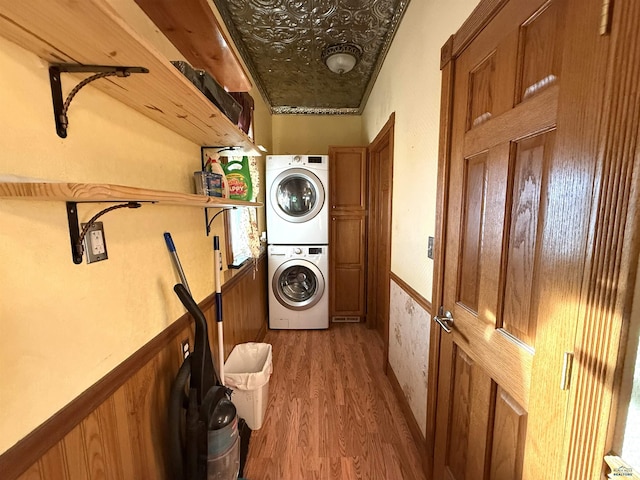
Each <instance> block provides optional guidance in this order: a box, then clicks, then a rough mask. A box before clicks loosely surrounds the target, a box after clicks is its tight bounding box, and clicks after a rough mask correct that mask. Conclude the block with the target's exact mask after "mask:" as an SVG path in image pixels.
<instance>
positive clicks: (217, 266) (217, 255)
mask: <svg viewBox="0 0 640 480" xmlns="http://www.w3.org/2000/svg"><path fill="white" fill-rule="evenodd" d="M213 263H214V266H213V276H214V278H215V283H216V323H217V324H218V370H219V371H220V383H222V385H223V386H224V330H223V328H222V291H221V289H220V270H221V269H222V252H220V238H219V237H218V236H217V235H216V236H214V237H213Z"/></svg>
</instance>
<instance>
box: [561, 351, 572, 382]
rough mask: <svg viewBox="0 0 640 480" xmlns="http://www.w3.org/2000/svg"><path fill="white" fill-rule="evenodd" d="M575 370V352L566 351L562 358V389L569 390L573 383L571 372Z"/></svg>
mask: <svg viewBox="0 0 640 480" xmlns="http://www.w3.org/2000/svg"><path fill="white" fill-rule="evenodd" d="M572 371H573V353H571V352H564V356H563V358H562V376H561V377H560V390H569V386H570V385H571V372H572Z"/></svg>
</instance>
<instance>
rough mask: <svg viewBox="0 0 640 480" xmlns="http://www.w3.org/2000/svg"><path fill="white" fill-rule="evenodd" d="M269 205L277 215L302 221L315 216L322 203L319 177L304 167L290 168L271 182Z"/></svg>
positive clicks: (322, 192) (297, 221)
mask: <svg viewBox="0 0 640 480" xmlns="http://www.w3.org/2000/svg"><path fill="white" fill-rule="evenodd" d="M270 198H271V205H272V207H273V210H274V211H275V212H276V214H278V216H279V217H281V218H282V219H284V220H286V221H287V222H292V223H303V222H307V221H309V220H311V219H312V218H313V217H315V216H316V215H317V214H318V213H319V212H320V210H321V209H322V206H323V205H324V199H325V192H324V187H323V185H322V182H321V181H320V179H319V178H318V177H317V176H316V175H315V174H314V173H313V172H311V171H309V170H307V169H304V168H291V169H289V170H285V171H284V172H282V173H281V174H280V175H278V176H277V177H276V178H275V180H274V181H273V183H272V184H271V192H270Z"/></svg>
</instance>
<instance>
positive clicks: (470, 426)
mask: <svg viewBox="0 0 640 480" xmlns="http://www.w3.org/2000/svg"><path fill="white" fill-rule="evenodd" d="M482 3H483V4H484V5H487V4H493V5H494V6H495V3H496V2H482ZM503 3H505V5H504V6H503V7H502V8H501V9H500V10H499V11H498V12H497V13H496V14H495V16H494V17H493V18H492V19H491V20H490V21H489V22H488V23H487V24H486V26H485V27H484V28H483V29H482V30H481V31H480V32H479V34H478V35H477V36H475V37H474V38H473V39H472V40H470V41H469V43H468V45H466V46H465V47H461V48H460V53H459V54H458V55H457V56H456V57H455V60H454V65H453V66H450V67H449V71H448V73H447V74H446V75H451V76H452V78H453V80H452V82H451V84H450V85H451V88H452V89H453V90H452V98H453V102H452V109H451V111H450V115H451V117H450V118H447V116H446V115H445V117H444V118H443V124H444V125H445V127H444V128H445V134H444V135H443V137H441V138H444V139H445V141H447V143H448V145H450V153H449V158H450V163H449V164H448V165H447V168H448V169H449V171H448V175H447V177H448V198H447V201H448V207H447V209H446V212H444V214H443V218H445V219H446V220H445V221H444V222H443V225H444V229H445V234H446V240H445V241H444V242H443V243H442V244H441V246H440V247H439V248H440V252H444V256H443V258H442V260H441V261H442V263H441V267H439V268H441V269H442V272H441V275H442V278H443V283H442V292H441V295H434V299H436V300H435V301H436V302H438V301H439V300H441V302H442V306H443V313H442V314H441V315H440V317H441V319H442V317H444V313H446V311H450V312H451V314H452V317H453V323H452V324H451V323H449V322H447V321H446V319H445V320H444V321H443V323H445V325H446V326H447V327H449V328H450V330H451V332H450V333H444V332H445V330H444V329H442V330H440V333H439V339H440V343H439V344H438V345H437V347H438V350H437V352H438V355H439V356H438V357H436V358H437V360H438V365H439V367H438V368H439V370H438V376H437V385H438V387H437V402H436V414H435V419H436V420H435V447H434V469H433V470H434V478H438V479H451V480H454V479H455V480H463V479H467V480H480V479H492V480H493V479H505V480H518V479H521V478H527V479H535V480H540V479H545V478H549V479H551V478H564V476H563V475H559V474H558V472H559V471H560V469H561V464H562V460H561V456H562V455H563V450H564V448H565V445H564V443H563V442H564V432H565V428H566V425H565V419H566V409H567V407H568V403H569V399H570V396H569V391H568V390H567V388H568V384H565V385H563V388H562V389H561V388H560V383H561V377H562V373H563V362H562V360H563V357H564V358H567V361H568V360H570V358H571V355H567V356H566V357H565V356H564V352H567V353H570V352H571V351H572V349H573V341H574V339H575V333H576V328H577V321H578V320H577V318H578V314H579V298H580V288H581V284H582V279H583V275H584V271H585V267H584V265H585V259H586V254H585V245H586V244H587V242H588V239H589V228H588V225H589V222H590V216H591V204H592V193H593V190H592V187H593V182H594V179H595V178H596V177H595V175H596V173H595V168H594V165H595V162H591V161H590V160H591V158H595V150H594V148H593V143H590V142H589V137H590V136H591V135H593V136H595V133H596V131H597V130H596V127H595V125H596V120H597V118H598V114H597V112H596V111H595V110H586V111H580V106H579V104H580V103H582V104H584V105H591V106H593V105H595V103H597V102H591V103H589V101H590V100H589V96H588V95H585V94H584V92H585V91H586V92H589V91H590V94H589V95H592V96H593V97H592V98H595V96H596V95H597V94H599V93H601V92H602V90H601V86H598V82H597V80H598V75H599V74H600V70H599V69H598V68H593V69H592V70H589V69H588V68H585V67H589V66H590V64H589V62H590V61H592V60H593V59H596V60H603V59H606V57H605V56H604V53H603V52H604V50H603V49H597V48H596V49H592V50H590V51H589V50H588V48H589V47H588V43H587V41H586V40H585V42H584V43H582V40H583V39H582V37H583V36H584V38H585V39H586V38H588V39H589V41H595V40H593V39H595V38H597V30H595V31H593V33H591V34H590V35H589V36H588V37H586V36H585V34H584V33H583V32H584V27H582V26H580V21H581V20H583V19H584V18H586V16H587V13H586V12H588V13H589V15H591V13H593V12H594V11H595V6H594V5H595V3H594V2H589V3H590V5H589V7H588V8H587V7H585V8H584V9H581V8H575V9H574V8H572V9H571V10H570V9H569V8H568V4H569V3H571V4H572V6H573V7H575V6H577V5H578V2H573V0H535V1H534V0H511V1H509V2H503ZM569 19H570V20H569ZM593 19H594V17H593V16H591V17H589V20H590V21H591V20H593ZM587 24H588V25H589V23H587ZM567 25H570V27H571V34H570V35H566V30H567ZM594 28H596V29H597V24H595V27H594ZM461 30H462V29H461ZM585 47H587V50H586V51H582V52H581V55H573V54H572V52H574V51H581V49H584V48H585ZM599 55H600V57H598V56H599ZM604 63H606V62H604ZM596 65H597V63H596ZM453 72H455V76H453ZM585 74H586V75H585ZM445 91H446V88H445ZM578 92H580V96H576V95H577V93H578ZM561 107H562V108H561ZM445 113H446V112H445ZM582 115H584V116H585V117H582ZM589 115H593V117H592V118H591V119H589V120H588V121H585V118H586V119H588V116H589ZM449 121H450V122H451V123H450V128H449V127H447V125H446V124H447V122H449ZM576 126H578V127H580V128H582V130H581V131H579V132H578V133H576V131H575V127H576ZM448 136H449V137H450V138H447V137H448ZM569 144H571V145H569ZM569 148H573V149H574V150H573V151H571V150H568V149H569ZM581 149H582V150H583V152H580V150H581ZM580 153H583V154H584V155H585V156H586V157H585V158H588V159H589V161H585V160H584V159H582V163H581V160H580V159H579V158H575V157H576V156H579V155H580ZM576 154H577V155H576ZM590 154H591V155H593V157H591V158H590V157H589V155H590ZM436 328H437V326H436ZM432 345H434V344H433V343H432ZM432 358H433V357H432ZM567 366H568V362H567ZM566 372H568V370H566V369H565V373H566Z"/></svg>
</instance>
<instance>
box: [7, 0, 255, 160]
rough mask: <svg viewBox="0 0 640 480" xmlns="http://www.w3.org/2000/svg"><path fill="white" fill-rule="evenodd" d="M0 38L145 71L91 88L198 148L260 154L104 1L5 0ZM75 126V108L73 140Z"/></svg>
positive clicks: (61, 57) (55, 57) (68, 57)
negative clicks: (147, 70) (144, 72)
mask: <svg viewBox="0 0 640 480" xmlns="http://www.w3.org/2000/svg"><path fill="white" fill-rule="evenodd" d="M0 35H2V36H4V37H6V38H7V39H9V40H11V41H13V42H15V43H17V44H18V45H20V46H22V47H23V48H26V49H27V50H30V51H32V52H33V53H35V54H36V55H38V56H39V57H41V58H42V59H44V60H45V61H47V62H49V63H80V64H85V65H117V66H140V67H146V68H148V69H149V73H147V74H134V75H131V76H129V77H126V78H117V77H110V78H108V79H101V80H97V81H96V82H93V83H92V84H91V86H94V87H95V88H98V89H100V90H102V91H104V92H105V93H107V94H108V95H110V96H112V97H114V98H116V99H117V100H119V101H121V102H123V103H125V104H126V105H128V106H130V107H131V108H133V109H135V110H137V111H138V112H140V113H142V114H143V115H146V116H147V117H149V118H151V119H152V120H154V121H156V122H158V123H160V124H161V125H164V126H166V127H167V128H169V129H171V130H173V131H174V132H176V133H178V134H179V135H182V136H183V137H185V138H187V139H189V140H191V141H193V142H194V143H196V144H198V145H201V146H204V145H212V146H237V147H239V148H240V149H241V150H238V154H243V155H261V154H260V152H259V151H258V150H257V148H256V147H255V145H254V144H253V142H252V141H251V139H250V138H249V137H248V136H247V135H246V134H245V133H244V132H243V131H242V130H240V129H239V128H238V127H237V126H236V125H234V124H233V123H232V122H231V121H230V120H229V119H228V118H227V117H226V116H224V114H223V113H222V112H220V110H218V108H217V107H216V106H215V105H214V104H212V103H211V102H210V101H209V100H208V99H207V98H206V97H205V96H204V95H203V94H202V93H201V92H200V91H199V90H198V89H197V88H196V87H195V86H193V85H192V84H191V83H190V82H189V81H188V80H187V79H186V78H185V77H184V76H183V75H182V74H181V73H180V72H179V71H178V70H177V69H176V68H175V67H174V66H173V65H172V64H171V63H170V62H169V61H168V60H167V59H166V58H164V57H163V56H162V55H161V54H160V53H159V52H158V51H157V50H156V49H155V48H154V47H153V46H152V45H150V44H149V43H148V42H147V41H146V40H144V39H143V38H141V37H140V36H139V35H138V34H137V33H136V32H135V31H134V30H133V29H132V28H131V27H129V25H127V24H126V22H125V21H124V20H123V19H122V18H120V17H119V16H118V15H117V14H116V13H115V12H114V11H113V9H112V8H111V6H110V5H109V4H108V3H107V2H106V1H105V0H83V1H81V2H69V1H64V0H49V1H47V2H16V1H14V0H0ZM67 76H69V77H72V76H71V75H69V74H66V75H65V76H64V77H63V78H62V85H63V93H65V94H66V92H68V91H69V90H70V89H71V88H72V87H73V86H74V85H75V83H76V82H77V79H73V80H75V81H74V82H73V83H72V82H69V80H68V78H67ZM86 76H88V75H86ZM78 78H83V77H78ZM114 121H117V119H116V120H114ZM51 122H52V123H51V128H55V127H54V122H53V119H52V121H51ZM73 122H74V118H73V104H72V105H71V108H70V110H69V135H73Z"/></svg>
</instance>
